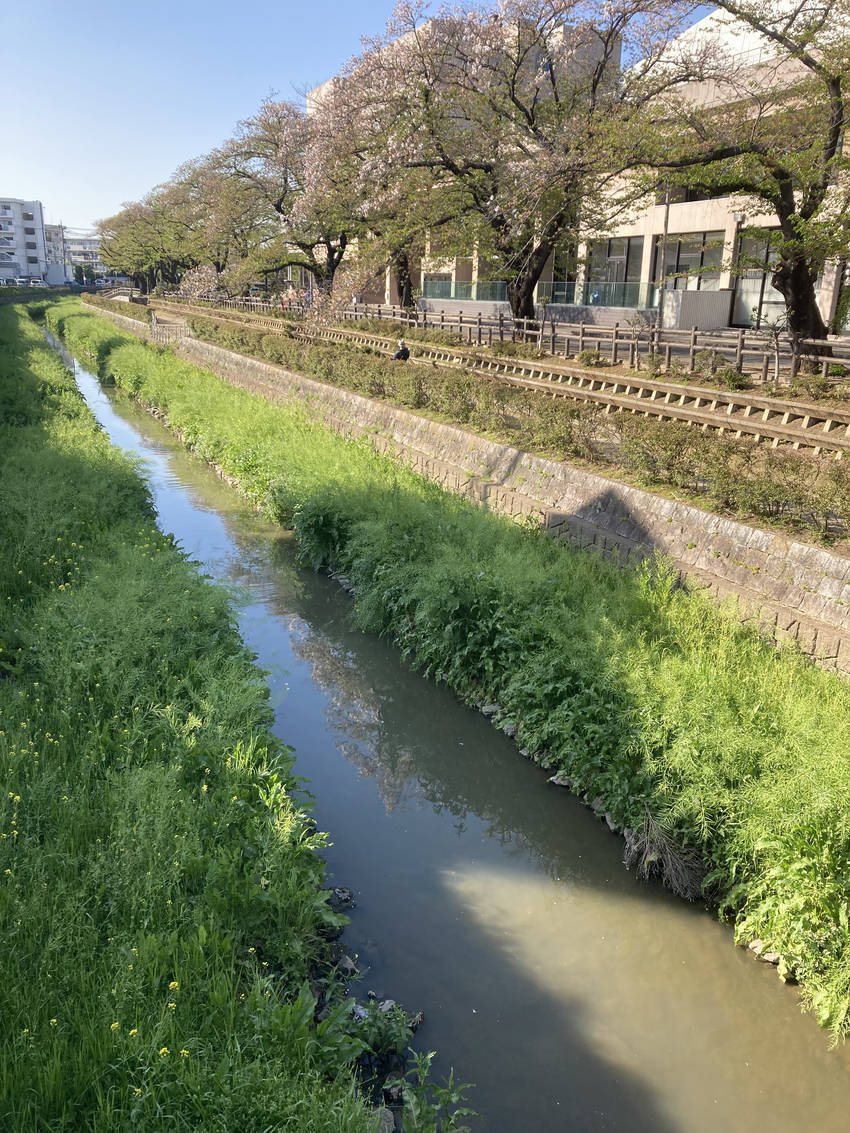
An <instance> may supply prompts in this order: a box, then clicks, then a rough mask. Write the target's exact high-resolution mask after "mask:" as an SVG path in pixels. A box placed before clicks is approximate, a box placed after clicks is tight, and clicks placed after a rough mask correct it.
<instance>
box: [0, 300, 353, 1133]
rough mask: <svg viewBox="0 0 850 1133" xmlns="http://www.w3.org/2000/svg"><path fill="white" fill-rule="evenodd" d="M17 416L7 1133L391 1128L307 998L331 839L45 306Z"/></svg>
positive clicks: (29, 333)
mask: <svg viewBox="0 0 850 1133" xmlns="http://www.w3.org/2000/svg"><path fill="white" fill-rule="evenodd" d="M0 406H2V414H0V497H2V505H0V578H2V591H0V592H1V593H2V604H1V605H0V649H2V652H0V768H1V769H2V771H1V772H0V782H2V795H0V912H2V917H0V951H2V956H3V978H2V980H0V1020H2V1022H0V1126H2V1128H3V1129H4V1130H7V1129H8V1130H10V1131H11V1130H20V1131H26V1133H31V1131H33V1130H36V1129H38V1130H60V1129H69V1130H70V1129H75V1130H76V1129H91V1130H110V1131H113V1130H117V1129H129V1128H140V1129H146V1130H153V1129H162V1130H165V1129H168V1130H169V1131H170V1130H180V1129H203V1130H225V1129H227V1130H235V1129H240V1130H242V1129H244V1130H248V1129H279V1128H297V1129H299V1130H302V1129H310V1130H325V1131H327V1133H338V1131H339V1130H353V1131H358V1133H365V1131H366V1130H368V1129H371V1127H372V1122H371V1120H370V1118H369V1116H368V1112H369V1111H368V1107H366V1106H365V1104H364V1102H363V1101H362V1100H361V1099H360V1098H359V1096H358V1095H357V1093H356V1091H355V1089H354V1086H353V1080H352V1075H351V1064H352V1061H353V1059H354V1058H356V1055H357V1047H356V1045H355V1044H354V1043H352V1042H351V1041H350V1040H349V1039H348V1038H346V1034H345V1025H344V1024H340V1026H339V1028H338V1034H335V1035H331V1041H329V1042H326V1041H318V1042H317V1041H316V1032H315V1028H314V1026H313V1018H312V1014H313V1013H312V1006H311V1004H312V1002H313V1001H312V999H311V998H310V997H309V995H308V996H307V998H306V999H304V997H303V995H302V993H301V988H302V985H303V983H304V981H305V980H306V978H307V976H308V975H309V974H311V972H312V971H313V968H312V965H313V963H314V962H315V960H316V959H317V958H318V957H319V956H320V955H321V953H322V948H323V945H322V941H321V938H320V931H321V928H322V925H323V923H324V922H325V921H326V920H327V918H328V916H329V914H328V910H327V907H326V904H325V900H324V898H323V896H322V895H321V893H320V890H321V886H322V880H323V870H322V863H321V859H320V857H319V856H318V854H317V852H316V851H317V849H318V848H319V847H320V846H321V843H322V839H321V837H320V836H317V835H315V834H313V833H312V827H311V826H310V825H309V824H308V823H307V821H306V818H305V815H304V812H303V800H302V799H301V798H300V797H299V794H298V792H297V791H296V789H295V786H294V781H293V777H292V761H291V757H290V754H289V752H288V750H287V749H286V748H285V747H284V746H283V745H282V744H280V743H279V741H277V740H276V739H275V738H274V737H273V736H272V735H271V734H270V732H269V730H268V728H269V724H270V718H271V714H270V711H269V708H268V704H267V699H266V697H267V691H266V689H265V687H264V684H263V681H262V678H261V675H260V674H259V673H258V671H257V670H256V669H255V668H254V666H253V665H252V663H251V659H250V657H249V656H248V654H247V652H246V650H245V648H244V646H243V645H242V644H241V642H240V640H239V638H238V636H237V634H236V631H235V624H234V615H233V611H232V610H231V608H230V606H229V604H228V601H227V599H226V597H225V596H224V595H223V593H222V592H221V591H219V590H218V589H216V588H215V587H213V586H212V585H210V584H209V583H208V582H207V581H205V580H204V579H203V578H202V577H201V576H200V575H199V574H198V572H197V570H196V569H195V568H194V567H193V566H192V565H191V564H189V563H188V562H187V561H186V558H185V556H184V555H183V554H182V552H180V551H178V550H177V549H176V548H175V546H174V545H173V543H172V541H171V540H170V539H169V538H167V537H165V536H163V535H162V534H161V533H160V532H159V531H158V530H157V529H156V527H155V525H154V522H153V516H152V510H151V506H150V502H149V499H148V496H147V492H146V490H145V488H144V486H143V484H142V482H141V481H140V479H139V478H138V476H137V475H136V472H135V470H134V468H133V467H132V465H131V463H130V462H129V461H128V460H127V458H126V457H124V456H122V455H120V454H119V453H118V452H117V451H116V450H115V449H113V448H112V447H111V446H110V445H109V444H108V442H107V440H106V438H105V437H104V435H103V434H102V433H101V432H100V430H99V429H98V428H97V427H96V425H95V423H94V421H93V419H92V418H91V416H90V414H89V413H88V411H87V409H86V408H85V405H84V403H83V402H82V400H81V398H80V397H79V395H78V393H77V392H76V390H75V387H74V384H73V380H72V378H71V376H70V375H69V374H68V373H67V371H65V370H64V368H63V366H62V364H61V362H60V360H59V359H58V357H57V356H56V354H55V353H54V352H53V351H52V350H50V349H49V348H48V347H47V345H46V344H45V343H44V341H43V338H42V334H41V331H40V330H39V329H38V328H37V327H36V326H35V324H34V323H33V322H32V321H31V320H30V319H29V318H27V317H26V315H25V313H24V312H23V311H22V310H20V309H18V310H13V309H10V308H6V309H3V310H0ZM299 997H300V998H299ZM346 1043H347V1044H348V1045H347V1046H346Z"/></svg>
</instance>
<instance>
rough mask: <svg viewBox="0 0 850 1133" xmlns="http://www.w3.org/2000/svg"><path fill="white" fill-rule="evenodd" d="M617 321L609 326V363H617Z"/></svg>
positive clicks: (614, 364)
mask: <svg viewBox="0 0 850 1133" xmlns="http://www.w3.org/2000/svg"><path fill="white" fill-rule="evenodd" d="M619 325H620V324H619V323H614V325H613V327H612V328H611V365H612V366H616V365H617V327H618V326H619Z"/></svg>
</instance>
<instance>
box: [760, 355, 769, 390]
mask: <svg viewBox="0 0 850 1133" xmlns="http://www.w3.org/2000/svg"><path fill="white" fill-rule="evenodd" d="M769 366H770V355H769V354H768V353H767V351H766V350H765V352H764V357H763V358H762V360H761V384H762V385H764V384H765V382H766V381H767V371H768V367H769Z"/></svg>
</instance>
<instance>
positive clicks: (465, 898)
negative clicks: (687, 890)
mask: <svg viewBox="0 0 850 1133" xmlns="http://www.w3.org/2000/svg"><path fill="white" fill-rule="evenodd" d="M75 368H76V370H77V376H78V381H79V384H80V387H81V389H82V390H83V393H84V395H85V397H86V399H87V400H88V402H89V404H90V406H91V407H92V409H93V411H94V412H95V414H96V415H97V417H98V418H99V420H100V421H101V423H102V424H103V426H104V428H105V429H106V430H107V432H108V433H109V435H110V436H111V437H112V439H113V440H114V441H115V443H116V444H118V445H120V446H122V447H123V448H126V449H130V450H132V451H133V452H135V453H138V454H139V455H140V456H141V457H142V458H143V460H144V467H145V471H146V474H147V476H148V478H149V481H150V485H151V490H152V492H153V496H154V499H155V503H156V507H157V511H158V516H159V523H160V526H161V527H162V529H163V530H164V531H168V532H172V533H173V534H174V536H175V537H176V539H177V540H178V541H179V543H180V544H181V545H182V546H183V547H184V549H185V550H186V551H187V552H188V553H189V555H190V556H191V557H192V558H193V559H196V560H197V561H198V562H199V563H200V564H201V565H202V567H203V569H204V571H205V572H207V573H208V574H210V575H211V576H213V577H214V578H216V579H219V580H223V581H229V582H233V583H236V584H238V587H239V590H238V605H239V609H240V625H241V631H242V634H243V636H244V638H245V640H246V642H247V643H248V645H249V646H250V647H251V648H252V649H254V650H255V651H256V653H257V654H258V658H259V663H260V664H261V665H262V666H263V668H264V669H266V670H267V671H268V673H269V681H270V686H271V690H272V700H273V704H274V707H275V713H276V723H275V730H276V732H277V733H278V734H279V735H280V736H281V737H282V738H283V739H284V740H285V741H286V742H287V743H290V744H292V745H293V746H294V747H295V749H296V753H297V769H298V771H299V772H300V773H301V774H303V775H304V776H305V777H307V778H308V779H309V780H310V784H311V788H312V790H313V792H314V793H315V795H316V799H317V804H316V817H317V819H318V821H319V824H320V826H321V827H322V828H323V829H327V830H330V831H331V832H332V836H333V844H332V845H331V846H330V847H329V848H328V851H327V860H328V865H329V871H330V874H331V878H332V880H333V881H334V882H335V883H337V884H345V885H349V886H351V888H352V889H353V890H354V891H355V895H356V900H357V908H356V909H355V910H354V911H353V914H352V916H353V923H352V924H351V926H350V927H349V928H348V929H346V935H345V937H344V940H345V941H346V942H347V945H348V948H349V951H352V952H356V953H358V954H359V958H360V961H361V963H362V964H363V966H364V967H365V968H366V972H367V974H366V976H365V979H364V984H363V991H364V992H365V990H366V989H367V988H368V989H374V990H375V991H377V992H378V993H379V994H386V995H391V996H392V997H393V998H396V999H398V1000H400V1001H401V1002H403V1003H404V1004H405V1006H406V1007H407V1008H408V1010H411V1011H413V1010H417V1009H419V1008H422V1009H423V1010H424V1011H425V1014H426V1023H425V1025H424V1026H423V1027H422V1029H421V1030H420V1032H419V1034H418V1041H419V1043H420V1045H421V1046H423V1047H425V1048H431V1047H435V1048H437V1049H438V1050H439V1059H438V1060H437V1062H436V1063H435V1066H436V1067H437V1075H438V1077H439V1076H440V1075H441V1074H444V1073H447V1072H448V1069H449V1067H450V1066H454V1068H455V1073H456V1076H457V1077H458V1078H459V1079H460V1080H462V1081H472V1082H475V1083H477V1089H476V1090H475V1091H474V1092H473V1097H472V1104H473V1105H474V1106H475V1107H476V1108H477V1109H478V1110H479V1112H480V1113H481V1115H482V1121H481V1122H480V1123H477V1128H480V1129H485V1130H487V1131H488V1133H526V1131H527V1133H531V1131H533V1133H555V1131H562V1130H578V1131H581V1133H583V1131H585V1130H588V1131H590V1130H614V1129H616V1130H625V1131H629V1133H640V1131H647V1133H650V1131H651V1133H672V1131H686V1133H708V1131H709V1130H710V1131H712V1133H715V1131H716V1130H718V1129H726V1130H734V1131H737V1130H748V1131H749V1130H753V1129H763V1130H771V1131H772V1133H785V1131H788V1133H791V1131H794V1133H797V1131H801V1130H818V1131H821V1133H833V1131H835V1133H838V1131H839V1130H840V1131H845V1130H847V1128H848V1126H850V1119H848V1107H850V1059H849V1058H848V1055H847V1052H846V1051H845V1050H838V1051H830V1050H829V1049H828V1035H826V1034H825V1033H824V1032H822V1031H819V1030H818V1028H817V1027H816V1025H815V1023H814V1022H813V1020H812V1019H811V1017H805V1016H802V1015H801V1014H800V1011H799V1007H798V1003H797V998H796V994H795V992H794V991H793V990H792V989H790V988H786V987H783V986H782V985H781V984H780V983H779V981H778V979H777V977H776V974H775V971H774V970H773V969H772V968H770V967H768V966H766V965H759V964H758V963H757V962H755V961H754V960H753V959H752V958H751V957H750V956H749V955H747V954H746V953H745V952H743V951H742V950H741V949H736V948H734V947H733V946H732V941H731V934H730V932H729V930H728V929H726V928H724V927H723V926H721V925H719V924H718V923H716V922H715V921H714V920H713V919H712V917H711V916H710V915H708V914H707V913H705V912H704V911H703V910H702V909H700V908H694V907H691V906H688V905H686V904H684V903H683V902H680V901H678V900H676V899H674V898H672V897H670V896H669V895H668V894H666V893H664V892H662V891H660V890H659V889H657V888H654V887H647V886H645V885H642V884H640V883H638V882H637V881H636V880H635V878H634V877H633V876H632V875H631V874H629V873H627V872H626V871H625V870H624V869H623V867H622V865H621V854H622V845H621V841H620V839H619V838H617V837H615V836H614V835H613V834H611V833H609V831H608V830H607V829H606V828H605V827H604V826H602V825H601V824H600V823H599V821H598V820H596V819H595V818H593V817H592V815H591V814H590V812H588V811H587V810H586V809H585V808H584V807H583V806H581V805H580V804H579V803H578V802H576V801H575V800H574V799H572V798H571V797H570V796H569V795H568V794H567V793H566V792H565V791H563V790H561V789H559V788H557V787H554V786H552V785H551V784H549V783H548V782H547V780H546V775H545V774H544V773H543V772H542V771H540V769H539V768H537V767H535V766H534V765H532V764H530V763H527V762H526V761H525V760H523V759H522V758H520V757H519V755H518V754H517V751H516V748H515V746H514V744H513V743H512V742H511V741H509V740H508V739H507V738H505V737H504V736H502V735H501V734H500V733H498V732H496V731H495V730H494V729H492V728H491V727H490V726H489V725H488V724H487V722H486V721H485V720H484V719H483V717H481V716H480V715H479V714H477V713H475V712H473V711H471V710H469V709H468V708H466V707H464V706H463V705H461V704H459V703H458V702H457V700H456V699H455V697H454V696H453V695H452V694H451V693H450V692H449V691H447V690H446V689H444V688H439V687H435V686H434V685H432V684H430V683H428V682H427V681H424V680H422V679H421V678H420V677H418V676H417V675H415V674H413V673H411V672H409V671H408V670H407V669H406V668H405V666H404V664H403V663H402V661H401V660H400V658H399V655H398V653H397V652H396V651H395V650H394V649H393V648H391V647H390V646H389V645H387V644H386V643H385V642H382V641H380V640H378V639H375V638H373V637H370V636H368V635H364V634H361V633H359V632H357V631H356V630H355V629H353V628H352V625H351V621H350V601H349V599H348V598H346V596H345V595H344V594H343V593H342V591H341V590H339V588H338V587H337V586H335V585H334V584H332V583H331V582H329V581H328V580H327V579H325V578H322V577H317V576H315V575H313V574H311V573H309V572H306V571H303V570H301V569H299V568H298V567H297V565H296V563H295V558H294V553H293V547H292V545H291V542H290V539H289V538H288V536H287V535H285V534H284V533H282V532H281V531H280V530H279V529H277V528H273V527H270V526H269V525H268V524H265V523H264V522H263V521H261V520H259V519H257V518H256V517H255V516H253V515H252V514H251V513H250V512H249V511H248V510H247V508H246V507H245V505H244V503H243V502H242V501H241V500H240V499H239V498H238V497H237V496H236V494H235V493H233V492H232V491H231V490H230V489H228V488H227V487H226V486H224V485H223V484H222V482H221V481H220V480H219V479H218V478H217V477H216V476H215V475H214V474H213V473H212V472H211V471H210V470H208V469H207V468H206V467H204V466H203V465H202V464H201V463H200V462H198V461H196V460H194V459H193V458H191V457H189V456H187V455H186V454H185V453H184V452H183V451H182V450H181V449H180V448H179V447H178V446H177V445H176V444H175V443H174V442H173V440H172V439H171V437H170V436H169V434H168V433H167V432H166V431H165V430H164V429H163V428H162V427H161V426H160V425H159V424H158V422H156V421H155V420H153V419H152V418H151V417H149V416H148V415H147V414H144V413H143V412H142V411H140V410H139V409H138V408H137V407H136V406H134V405H133V404H132V403H130V402H128V401H126V400H125V399H124V398H122V397H120V396H117V397H112V396H111V395H110V396H109V397H108V396H107V395H106V394H105V393H104V392H103V391H101V389H100V387H99V386H98V383H97V381H96V380H95V379H94V378H93V377H92V376H91V375H89V374H87V373H86V372H85V371H84V370H82V369H81V368H80V367H79V366H78V365H76V366H75Z"/></svg>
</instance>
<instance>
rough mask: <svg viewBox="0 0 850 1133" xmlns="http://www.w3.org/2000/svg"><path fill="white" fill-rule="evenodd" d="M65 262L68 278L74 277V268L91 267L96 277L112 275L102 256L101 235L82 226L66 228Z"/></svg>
mask: <svg viewBox="0 0 850 1133" xmlns="http://www.w3.org/2000/svg"><path fill="white" fill-rule="evenodd" d="M65 262H66V270H67V273H68V279H73V278H74V268H75V267H77V266H79V267H82V268H84V269H85V268H91V270H92V271H93V272H94V274H95V277H96V278H101V277H103V276H107V275H110V272H109V269H108V268H107V266H106V264H104V262H103V261H102V260H101V258H100V237H99V236H95V235H94V234H93V233H92V232H89V231H87V230H84V229H81V228H66V229H65Z"/></svg>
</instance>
